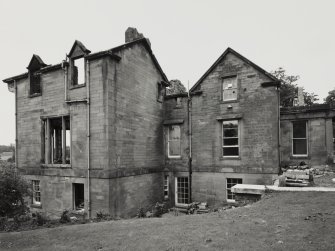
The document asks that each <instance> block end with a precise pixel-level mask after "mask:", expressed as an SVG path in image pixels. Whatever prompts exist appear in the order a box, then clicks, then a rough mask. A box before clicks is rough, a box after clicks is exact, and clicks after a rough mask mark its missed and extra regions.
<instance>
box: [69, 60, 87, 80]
mask: <svg viewBox="0 0 335 251" xmlns="http://www.w3.org/2000/svg"><path fill="white" fill-rule="evenodd" d="M83 84H85V59H84V58H78V59H75V60H72V85H83Z"/></svg>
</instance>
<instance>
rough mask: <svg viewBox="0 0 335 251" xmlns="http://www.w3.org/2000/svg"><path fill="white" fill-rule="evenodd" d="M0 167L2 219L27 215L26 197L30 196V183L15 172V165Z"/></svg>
mask: <svg viewBox="0 0 335 251" xmlns="http://www.w3.org/2000/svg"><path fill="white" fill-rule="evenodd" d="M0 165H1V168H0V217H9V218H11V217H14V216H16V215H24V214H26V213H27V212H28V211H29V208H28V207H27V205H26V204H25V202H24V197H26V196H29V195H30V190H29V184H28V182H27V181H26V180H25V179H24V178H23V177H21V176H20V175H19V174H17V173H15V172H14V168H13V165H9V166H8V165H5V166H4V165H3V163H1V164H0Z"/></svg>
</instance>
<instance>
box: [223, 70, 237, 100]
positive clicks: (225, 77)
mask: <svg viewBox="0 0 335 251" xmlns="http://www.w3.org/2000/svg"><path fill="white" fill-rule="evenodd" d="M231 78H235V79H236V88H231V89H235V91H236V98H232V99H224V90H225V88H224V86H223V85H224V81H225V80H226V79H231ZM238 93H239V92H238V77H237V75H230V76H224V77H222V80H221V101H222V102H227V103H229V102H236V101H237V100H238Z"/></svg>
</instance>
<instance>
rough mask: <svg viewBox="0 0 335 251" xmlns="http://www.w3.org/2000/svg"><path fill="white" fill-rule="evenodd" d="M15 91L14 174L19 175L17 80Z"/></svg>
mask: <svg viewBox="0 0 335 251" xmlns="http://www.w3.org/2000/svg"><path fill="white" fill-rule="evenodd" d="M14 91H15V150H14V151H15V153H14V154H15V155H14V156H15V168H14V172H15V173H17V169H18V160H17V156H18V154H17V149H18V146H17V143H18V135H17V131H18V130H17V124H18V123H17V83H16V80H14Z"/></svg>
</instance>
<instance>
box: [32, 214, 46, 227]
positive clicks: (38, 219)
mask: <svg viewBox="0 0 335 251" xmlns="http://www.w3.org/2000/svg"><path fill="white" fill-rule="evenodd" d="M32 217H33V223H36V224H37V225H38V226H42V225H44V224H45V223H46V222H47V221H48V218H47V217H46V216H45V215H44V214H43V213H40V212H36V213H33V214H32Z"/></svg>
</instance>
